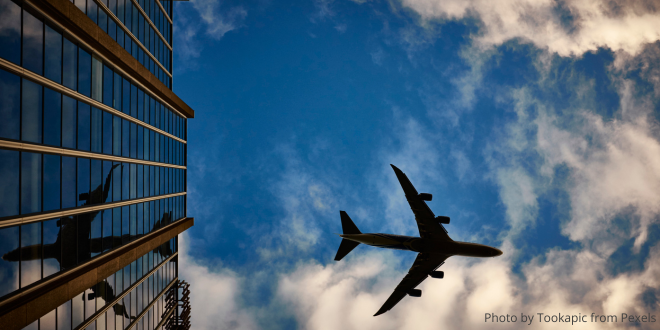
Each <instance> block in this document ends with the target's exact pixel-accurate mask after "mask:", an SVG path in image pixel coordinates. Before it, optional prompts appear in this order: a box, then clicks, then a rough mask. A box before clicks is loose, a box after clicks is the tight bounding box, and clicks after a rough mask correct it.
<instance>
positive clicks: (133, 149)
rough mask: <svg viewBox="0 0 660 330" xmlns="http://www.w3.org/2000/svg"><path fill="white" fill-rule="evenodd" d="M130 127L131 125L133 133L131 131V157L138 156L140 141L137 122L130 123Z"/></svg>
mask: <svg viewBox="0 0 660 330" xmlns="http://www.w3.org/2000/svg"><path fill="white" fill-rule="evenodd" d="M129 127H130V130H131V133H130V134H131V136H130V141H131V142H130V143H131V147H130V151H131V152H130V155H131V156H130V157H131V158H137V145H138V142H137V124H135V123H130V124H129Z"/></svg>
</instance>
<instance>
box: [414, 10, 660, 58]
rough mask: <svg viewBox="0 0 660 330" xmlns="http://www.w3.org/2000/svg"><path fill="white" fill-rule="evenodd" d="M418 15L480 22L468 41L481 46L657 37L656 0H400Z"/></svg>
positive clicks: (621, 43) (573, 47) (566, 48)
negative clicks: (472, 19) (518, 40)
mask: <svg viewBox="0 0 660 330" xmlns="http://www.w3.org/2000/svg"><path fill="white" fill-rule="evenodd" d="M402 3H403V5H404V6H405V7H408V8H411V9H412V10H413V11H415V12H416V13H418V14H419V15H420V16H421V17H422V19H424V20H429V19H441V20H460V19H464V18H472V17H476V18H477V19H479V20H480V21H481V23H482V26H481V28H482V29H481V31H480V33H479V34H476V35H474V37H473V38H474V41H475V42H476V44H477V45H479V46H480V47H482V48H484V49H486V48H490V47H491V46H497V45H500V44H502V43H504V42H506V41H508V40H511V39H516V38H520V39H522V40H523V41H524V42H531V43H533V44H535V45H536V46H538V47H539V48H541V49H548V50H549V51H550V52H556V53H558V54H559V55H561V56H570V55H577V56H580V55H581V54H583V53H584V52H587V51H590V50H596V49H597V48H598V47H609V48H610V49H612V50H615V51H616V50H623V51H626V52H628V53H630V54H637V53H638V52H639V51H640V50H641V49H642V47H643V46H644V44H647V43H652V42H654V41H656V40H659V39H660V13H658V9H660V8H658V7H657V3H655V4H654V3H651V2H647V1H625V2H624V1H601V0H573V1H551V0H506V1H488V0H470V1H463V0H450V1H444V0H402Z"/></svg>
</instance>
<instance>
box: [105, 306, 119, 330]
mask: <svg viewBox="0 0 660 330" xmlns="http://www.w3.org/2000/svg"><path fill="white" fill-rule="evenodd" d="M115 318H116V316H115V310H114V307H113V308H109V309H108V311H107V312H105V320H106V322H108V324H107V329H108V330H114V329H115Z"/></svg>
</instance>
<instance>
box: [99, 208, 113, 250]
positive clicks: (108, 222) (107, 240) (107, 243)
mask: <svg viewBox="0 0 660 330" xmlns="http://www.w3.org/2000/svg"><path fill="white" fill-rule="evenodd" d="M101 213H103V252H105V251H109V250H111V249H112V209H110V210H103V211H101Z"/></svg>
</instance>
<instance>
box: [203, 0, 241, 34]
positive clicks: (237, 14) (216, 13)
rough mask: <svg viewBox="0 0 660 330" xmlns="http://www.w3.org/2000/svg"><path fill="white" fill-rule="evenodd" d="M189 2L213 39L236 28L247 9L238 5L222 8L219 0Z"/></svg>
mask: <svg viewBox="0 0 660 330" xmlns="http://www.w3.org/2000/svg"><path fill="white" fill-rule="evenodd" d="M190 2H191V3H192V4H193V7H195V9H196V10H197V12H198V13H199V16H200V17H201V19H202V21H203V22H204V23H205V24H206V33H207V34H208V35H209V36H211V37H212V38H214V39H220V38H222V37H223V36H224V35H225V33H227V32H229V31H232V30H235V29H237V28H238V27H240V25H241V24H242V23H243V20H245V17H247V10H245V9H244V8H243V7H240V6H238V7H231V8H228V9H225V10H222V9H221V8H220V7H221V3H220V1H219V0H191V1H190Z"/></svg>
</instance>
